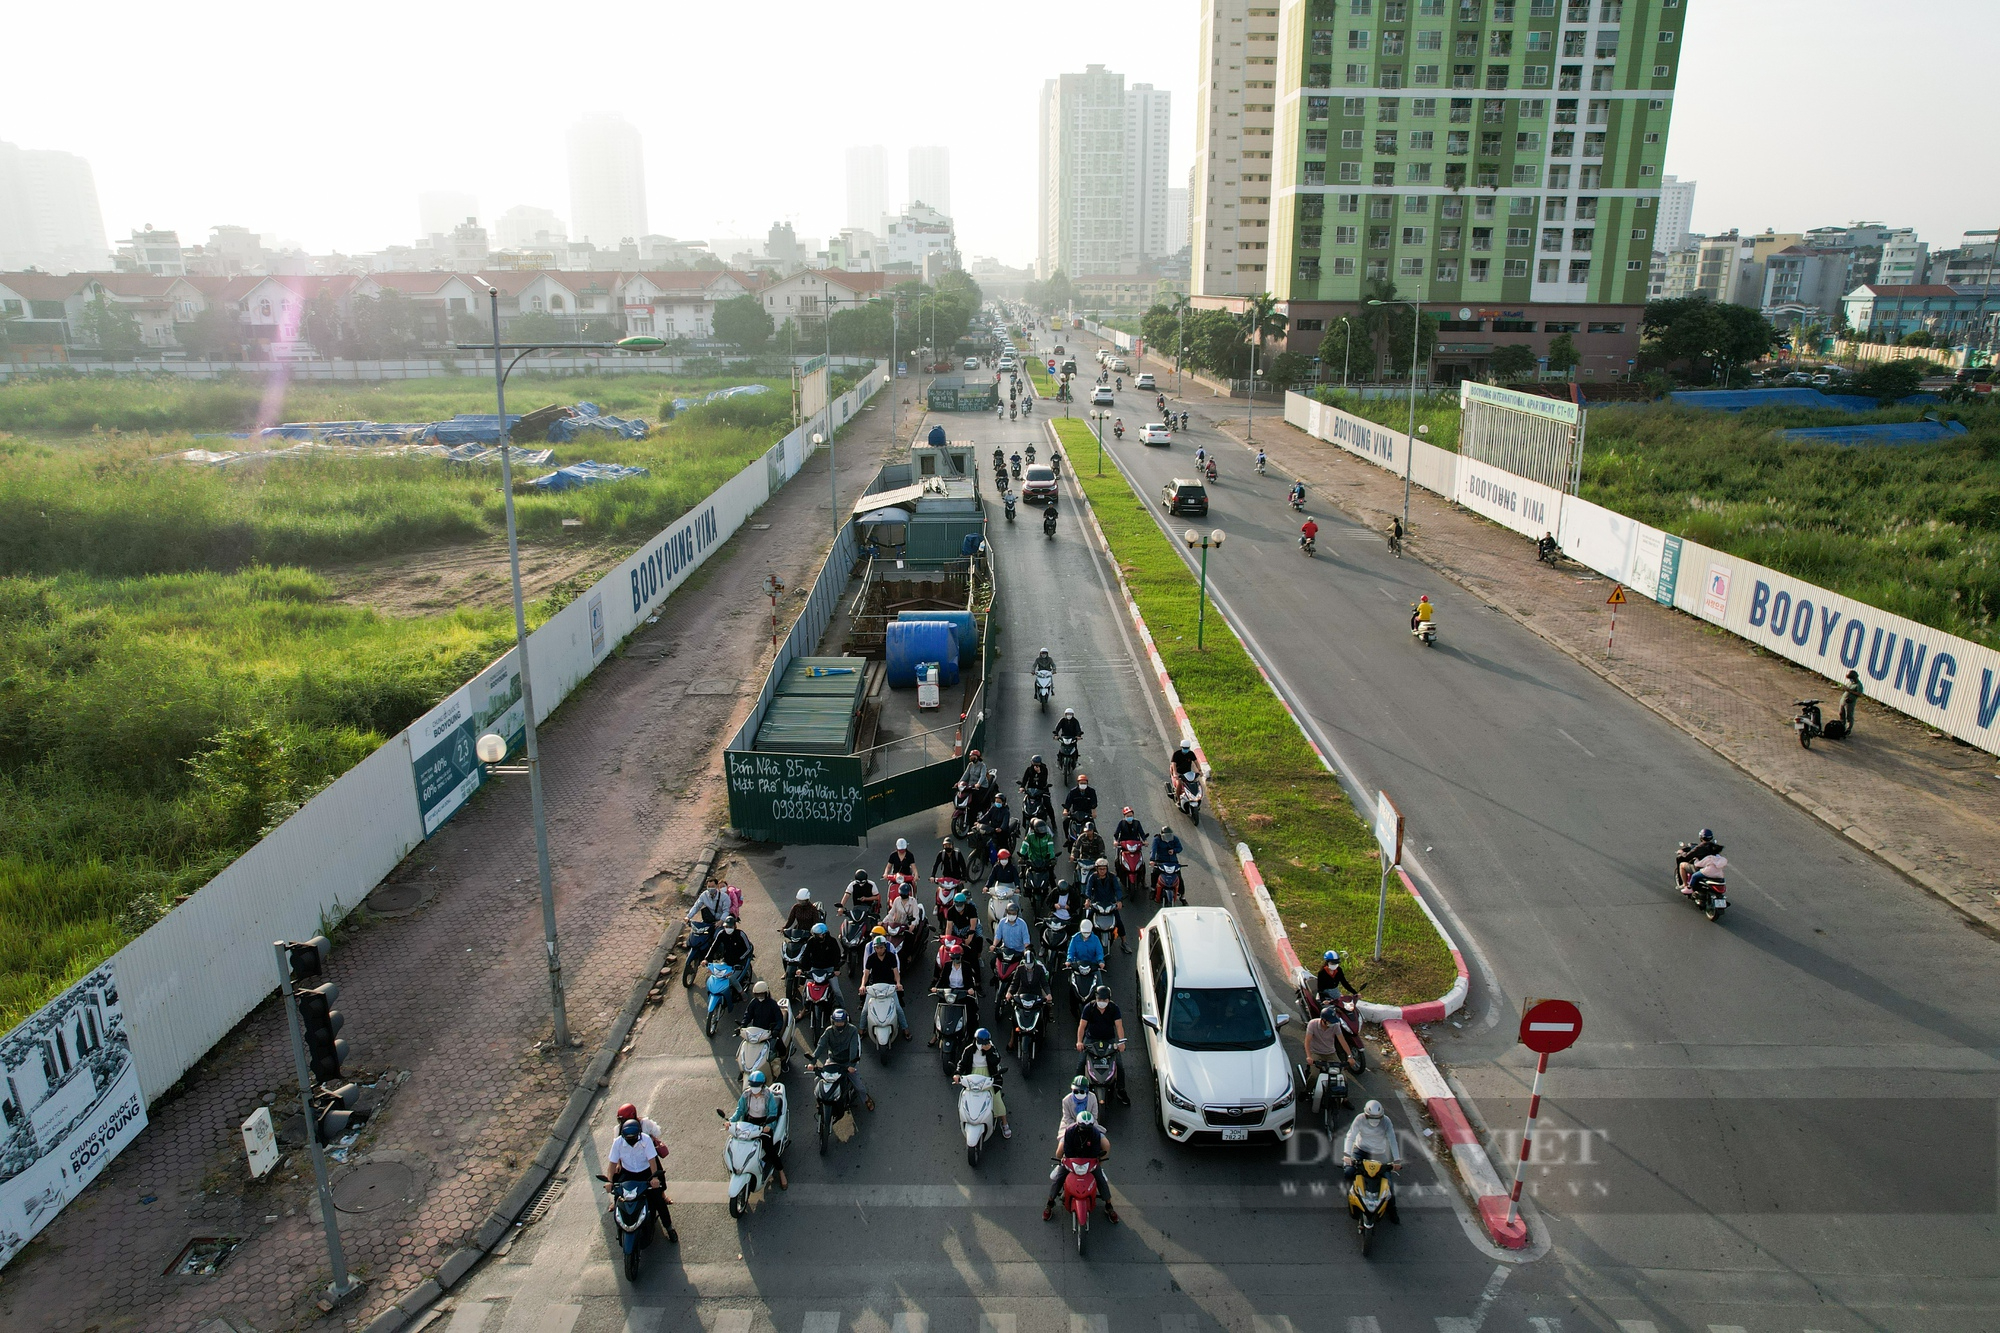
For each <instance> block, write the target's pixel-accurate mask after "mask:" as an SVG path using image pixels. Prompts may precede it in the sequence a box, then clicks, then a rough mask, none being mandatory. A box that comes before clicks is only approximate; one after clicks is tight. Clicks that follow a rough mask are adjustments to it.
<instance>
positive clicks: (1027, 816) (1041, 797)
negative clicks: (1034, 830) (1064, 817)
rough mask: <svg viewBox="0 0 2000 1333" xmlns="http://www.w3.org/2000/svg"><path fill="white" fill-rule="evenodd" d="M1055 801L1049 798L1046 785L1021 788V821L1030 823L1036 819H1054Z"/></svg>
mask: <svg viewBox="0 0 2000 1333" xmlns="http://www.w3.org/2000/svg"><path fill="white" fill-rule="evenodd" d="M1055 817H1056V808H1055V803H1054V802H1053V801H1052V800H1051V799H1050V798H1049V789H1048V788H1047V787H1023V788H1021V823H1022V824H1024V825H1026V824H1032V823H1034V822H1035V821H1036V820H1037V819H1046V820H1049V821H1051V822H1053V821H1054V820H1055Z"/></svg>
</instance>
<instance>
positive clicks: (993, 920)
mask: <svg viewBox="0 0 2000 1333" xmlns="http://www.w3.org/2000/svg"><path fill="white" fill-rule="evenodd" d="M1010 904H1011V905H1012V906H1013V908H1014V910H1015V911H1017V912H1019V911H1025V910H1026V909H1024V908H1023V907H1022V905H1021V882H1020V881H1019V880H1016V881H1014V882H1013V883H1012V884H1006V883H1001V884H988V885H987V886H986V921H987V929H988V930H992V931H995V932H997V931H998V930H999V928H1000V920H1001V918H1002V917H1004V916H1006V915H1007V908H1008V906H1009V905H1010Z"/></svg>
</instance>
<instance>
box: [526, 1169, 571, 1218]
mask: <svg viewBox="0 0 2000 1333" xmlns="http://www.w3.org/2000/svg"><path fill="white" fill-rule="evenodd" d="M567 1184H569V1171H568V1170H567V1169H566V1168H565V1169H564V1170H561V1171H558V1172H556V1173H555V1174H554V1175H552V1176H550V1177H549V1178H548V1181H547V1182H546V1183H545V1184H543V1186H542V1187H541V1188H540V1189H539V1190H537V1191H535V1197H534V1198H533V1200H531V1201H530V1202H529V1204H528V1207H527V1210H526V1211H525V1212H523V1213H522V1214H521V1219H520V1221H519V1222H517V1223H516V1225H517V1226H524V1227H526V1226H533V1225H534V1224H535V1223H537V1222H539V1221H541V1220H542V1219H543V1218H544V1217H547V1216H548V1215H549V1209H551V1208H553V1207H555V1203H556V1199H557V1197H558V1196H560V1195H561V1194H562V1189H563V1186H565V1185H567Z"/></svg>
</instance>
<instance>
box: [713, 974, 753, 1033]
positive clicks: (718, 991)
mask: <svg viewBox="0 0 2000 1333" xmlns="http://www.w3.org/2000/svg"><path fill="white" fill-rule="evenodd" d="M744 970H745V971H748V970H749V969H748V968H747V967H746V968H745V969H744ZM742 980H743V978H742V977H741V975H740V974H738V972H737V970H736V969H735V968H733V967H731V966H730V965H729V964H727V963H723V962H714V963H710V964H709V965H708V1035H709V1036H711V1037H713V1036H714V1035H715V1029H716V1028H717V1027H718V1026H720V1025H721V1023H722V1015H723V1014H724V1013H725V1012H726V1011H728V1010H730V1009H733V1008H735V1007H736V1002H737V1001H738V1000H739V999H741V998H742V996H741V995H739V994H738V993H737V991H738V987H739V985H740V984H741V982H742Z"/></svg>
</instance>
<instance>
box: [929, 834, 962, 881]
mask: <svg viewBox="0 0 2000 1333" xmlns="http://www.w3.org/2000/svg"><path fill="white" fill-rule="evenodd" d="M931 878H932V879H934V880H936V879H955V880H959V881H961V882H963V881H964V880H965V879H966V878H967V876H966V870H965V853H964V852H961V851H960V850H958V844H956V843H954V842H953V841H952V840H951V839H950V838H946V839H945V840H944V846H943V847H941V848H939V849H938V854H937V856H936V857H935V858H934V859H933V860H932V861H931Z"/></svg>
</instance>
